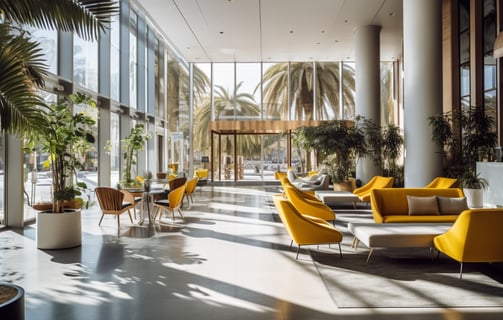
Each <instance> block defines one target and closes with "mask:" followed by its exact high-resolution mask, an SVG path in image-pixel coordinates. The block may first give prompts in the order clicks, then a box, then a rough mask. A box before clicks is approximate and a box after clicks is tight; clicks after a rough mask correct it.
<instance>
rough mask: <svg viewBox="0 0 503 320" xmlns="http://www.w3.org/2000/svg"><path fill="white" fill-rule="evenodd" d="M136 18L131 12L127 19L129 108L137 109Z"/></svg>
mask: <svg viewBox="0 0 503 320" xmlns="http://www.w3.org/2000/svg"><path fill="white" fill-rule="evenodd" d="M137 18H138V16H137V15H136V13H135V12H134V11H131V16H130V19H129V106H130V107H131V108H135V109H136V108H137V99H138V95H137V92H138V83H137V78H138V52H137V38H138V29H137Z"/></svg>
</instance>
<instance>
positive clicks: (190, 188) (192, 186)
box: [184, 177, 199, 209]
mask: <svg viewBox="0 0 503 320" xmlns="http://www.w3.org/2000/svg"><path fill="white" fill-rule="evenodd" d="M198 181H199V178H198V177H194V178H192V179H190V180H189V181H187V186H186V187H185V196H184V197H185V198H186V199H187V205H188V206H189V209H190V203H191V202H192V203H194V198H192V194H193V193H194V191H195V190H196V186H197V182H198Z"/></svg>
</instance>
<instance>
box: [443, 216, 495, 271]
mask: <svg viewBox="0 0 503 320" xmlns="http://www.w3.org/2000/svg"><path fill="white" fill-rule="evenodd" d="M502 230H503V209H471V210H465V211H463V212H462V213H461V214H460V215H459V217H458V218H457V220H456V222H455V223H454V224H453V225H452V227H451V228H450V229H449V230H448V231H447V232H446V233H444V234H441V235H439V236H436V237H435V238H433V243H434V245H435V247H436V248H437V250H438V251H439V252H443V253H444V254H446V255H447V256H449V257H451V258H452V259H454V260H456V261H458V262H460V263H461V266H460V269H459V278H462V276H463V262H503V237H502V236H501V231H502Z"/></svg>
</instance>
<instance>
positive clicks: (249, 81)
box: [236, 63, 262, 118]
mask: <svg viewBox="0 0 503 320" xmlns="http://www.w3.org/2000/svg"><path fill="white" fill-rule="evenodd" d="M261 78H262V75H261V73H260V63H237V64H236V85H237V86H239V90H238V92H237V94H239V95H249V96H250V98H253V102H254V104H255V107H256V108H257V110H258V111H259V112H260V113H259V114H257V116H256V117H257V118H260V117H261V115H262V112H261V107H260V101H261V92H260V81H261ZM257 88H258V89H257ZM255 89H257V90H255ZM249 100H251V99H249ZM250 102H251V101H250ZM241 111H244V110H241ZM252 115H253V114H252Z"/></svg>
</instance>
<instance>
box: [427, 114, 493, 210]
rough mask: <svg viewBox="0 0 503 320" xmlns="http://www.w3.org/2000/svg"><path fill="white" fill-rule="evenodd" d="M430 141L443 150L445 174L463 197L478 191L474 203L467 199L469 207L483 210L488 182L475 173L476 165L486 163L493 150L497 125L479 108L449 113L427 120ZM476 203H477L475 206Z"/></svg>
mask: <svg viewBox="0 0 503 320" xmlns="http://www.w3.org/2000/svg"><path fill="white" fill-rule="evenodd" d="M428 121H429V123H430V126H431V127H432V140H433V141H434V142H435V143H436V144H438V145H439V146H441V147H442V151H441V152H442V153H443V158H444V174H445V175H446V176H448V177H453V178H458V179H459V181H460V186H461V187H463V188H464V191H465V194H466V192H468V194H471V193H472V192H471V191H470V190H477V191H475V193H476V194H477V195H476V196H475V197H476V198H475V202H474V203H471V204H470V202H471V201H472V200H471V198H470V196H469V195H467V200H468V201H469V206H470V207H482V203H481V202H482V199H481V200H480V202H478V200H477V199H478V198H477V197H481V198H482V196H483V190H484V189H485V188H486V187H487V181H485V180H484V179H482V178H480V177H479V175H478V174H477V173H476V165H477V162H478V161H487V159H488V158H490V157H491V156H492V154H491V152H492V150H493V149H494V147H495V146H496V143H497V135H496V129H495V128H496V121H495V119H494V117H492V116H491V115H489V114H488V113H487V112H486V111H485V110H484V109H483V108H482V107H477V106H475V107H470V108H467V109H466V110H463V111H461V112H458V111H455V112H453V111H448V112H444V113H439V114H436V115H434V116H431V117H430V118H428ZM477 202H478V203H477Z"/></svg>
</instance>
